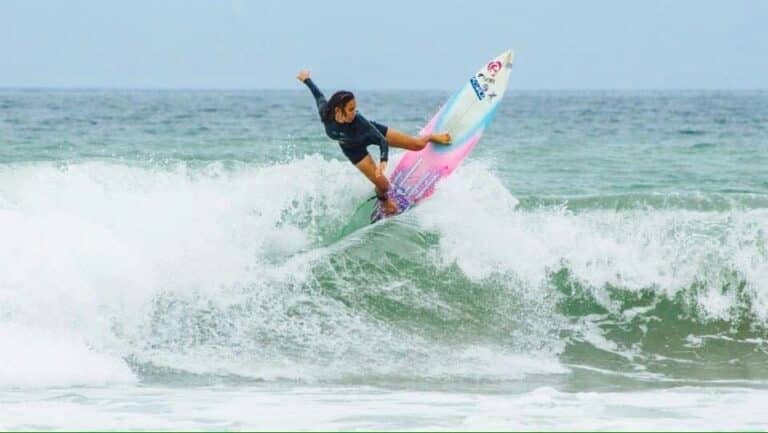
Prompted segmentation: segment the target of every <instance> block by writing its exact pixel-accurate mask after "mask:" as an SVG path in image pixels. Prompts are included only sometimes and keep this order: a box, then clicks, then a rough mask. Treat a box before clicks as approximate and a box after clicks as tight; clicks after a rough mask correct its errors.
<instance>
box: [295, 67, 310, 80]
mask: <svg viewBox="0 0 768 433" xmlns="http://www.w3.org/2000/svg"><path fill="white" fill-rule="evenodd" d="M307 78H309V69H302V70H300V71H299V73H298V74H296V79H297V80H299V81H301V82H302V83H303V82H305V81H307Z"/></svg>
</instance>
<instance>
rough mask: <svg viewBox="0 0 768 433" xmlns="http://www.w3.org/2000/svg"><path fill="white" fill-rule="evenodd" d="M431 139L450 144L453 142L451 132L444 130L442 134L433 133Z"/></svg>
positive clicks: (434, 141)
mask: <svg viewBox="0 0 768 433" xmlns="http://www.w3.org/2000/svg"><path fill="white" fill-rule="evenodd" d="M429 141H431V142H433V143H437V144H449V143H450V142H451V134H449V133H447V132H443V133H442V134H432V135H431V136H430V137H429Z"/></svg>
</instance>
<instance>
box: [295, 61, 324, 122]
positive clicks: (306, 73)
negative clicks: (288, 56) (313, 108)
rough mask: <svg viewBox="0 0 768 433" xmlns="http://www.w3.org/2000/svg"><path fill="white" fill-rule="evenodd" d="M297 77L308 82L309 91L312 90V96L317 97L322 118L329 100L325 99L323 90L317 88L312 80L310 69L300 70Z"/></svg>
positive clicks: (318, 109) (305, 82) (318, 110)
mask: <svg viewBox="0 0 768 433" xmlns="http://www.w3.org/2000/svg"><path fill="white" fill-rule="evenodd" d="M296 79H298V80H299V81H301V82H302V83H304V84H306V85H307V87H309V91H310V92H312V96H314V97H315V102H316V103H317V112H318V113H320V118H322V117H323V110H325V106H326V105H327V104H328V101H327V100H326V99H325V95H323V92H321V91H320V89H318V88H317V86H316V85H315V83H314V82H312V79H311V78H309V71H308V70H306V69H305V70H302V71H299V74H298V75H296Z"/></svg>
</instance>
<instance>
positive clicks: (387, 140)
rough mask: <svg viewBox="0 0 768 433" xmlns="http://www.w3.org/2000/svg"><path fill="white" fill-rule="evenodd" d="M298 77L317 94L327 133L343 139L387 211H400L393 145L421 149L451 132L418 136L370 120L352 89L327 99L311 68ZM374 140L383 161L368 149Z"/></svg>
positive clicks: (342, 144)
mask: <svg viewBox="0 0 768 433" xmlns="http://www.w3.org/2000/svg"><path fill="white" fill-rule="evenodd" d="M296 78H297V79H298V80H299V81H301V82H302V83H304V84H306V85H307V87H309V90H310V91H311V92H312V96H314V97H315V101H316V102H317V110H318V112H319V113H320V120H321V121H322V122H323V125H324V126H325V133H326V134H327V135H328V137H330V138H331V139H333V140H336V141H338V142H339V146H340V147H341V151H342V152H344V155H346V157H347V158H348V159H349V161H350V162H351V163H352V164H354V165H355V167H357V168H358V169H359V170H360V171H361V172H362V173H363V174H364V175H365V177H367V178H368V180H370V181H371V183H373V185H374V187H375V190H376V198H378V199H379V201H381V205H382V210H383V211H384V213H385V214H393V213H395V212H397V204H396V202H395V201H394V200H393V199H392V198H391V197H389V194H388V192H389V187H390V186H389V181H388V180H387V176H386V172H387V161H388V159H389V146H390V145H391V146H394V147H399V148H401V149H408V150H421V149H423V148H424V146H426V145H427V143H429V142H430V141H431V142H434V143H439V144H447V143H450V142H451V136H450V135H449V134H447V133H442V134H431V135H421V136H417V137H414V136H410V135H408V134H405V133H403V132H400V131H398V130H396V129H394V128H389V127H387V126H385V125H382V124H380V123H378V122H374V121H369V120H367V119H366V118H365V117H363V115H362V114H360V113H358V112H357V103H356V102H355V95H353V94H352V92H348V91H346V90H340V91H338V92H336V93H334V94H333V95H332V96H331V99H330V100H326V99H325V96H324V95H323V92H321V91H320V89H318V88H317V86H316V85H315V83H313V82H312V80H311V79H310V78H309V71H307V70H302V71H299V74H298V75H297V76H296ZM371 144H377V145H378V146H379V155H380V157H379V164H376V163H375V162H374V160H373V158H371V155H370V154H369V153H368V150H367V147H368V146H369V145H371Z"/></svg>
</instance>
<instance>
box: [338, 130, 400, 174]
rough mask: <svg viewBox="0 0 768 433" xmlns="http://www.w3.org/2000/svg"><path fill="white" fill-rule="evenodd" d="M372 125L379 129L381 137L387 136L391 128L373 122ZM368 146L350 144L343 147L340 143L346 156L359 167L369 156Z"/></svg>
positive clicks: (366, 144)
mask: <svg viewBox="0 0 768 433" xmlns="http://www.w3.org/2000/svg"><path fill="white" fill-rule="evenodd" d="M371 125H373V126H374V128H376V129H378V130H379V132H381V135H383V136H385V137H386V136H387V131H388V130H389V127H388V126H387V125H382V124H381V123H379V122H375V121H373V120H371ZM368 145H369V143H360V144H357V143H350V144H347V145H342V144H341V143H339V146H340V147H341V151H342V152H344V155H345V156H346V157H347V159H349V161H350V162H351V163H352V164H354V165H357V163H358V162H360V161H362V160H363V158H365V157H366V156H368Z"/></svg>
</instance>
